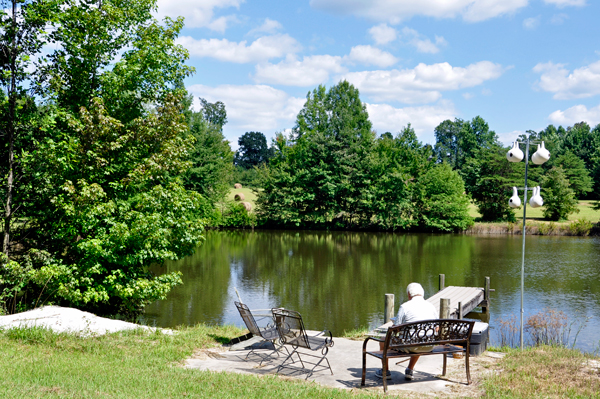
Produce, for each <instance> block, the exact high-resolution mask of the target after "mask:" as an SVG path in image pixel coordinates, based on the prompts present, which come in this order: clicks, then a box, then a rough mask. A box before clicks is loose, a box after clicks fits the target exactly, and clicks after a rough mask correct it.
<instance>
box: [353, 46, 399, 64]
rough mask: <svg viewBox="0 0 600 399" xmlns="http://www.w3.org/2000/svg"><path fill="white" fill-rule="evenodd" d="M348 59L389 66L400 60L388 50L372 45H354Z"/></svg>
mask: <svg viewBox="0 0 600 399" xmlns="http://www.w3.org/2000/svg"><path fill="white" fill-rule="evenodd" d="M347 59H348V60H349V61H351V62H358V63H361V64H364V65H375V66H378V67H382V68H387V67H390V66H392V65H394V64H395V63H396V62H398V59H397V58H396V57H394V56H393V55H392V54H390V53H388V52H387V51H382V50H380V49H378V48H376V47H372V46H364V45H361V46H354V47H352V49H351V50H350V54H349V55H348V56H347Z"/></svg>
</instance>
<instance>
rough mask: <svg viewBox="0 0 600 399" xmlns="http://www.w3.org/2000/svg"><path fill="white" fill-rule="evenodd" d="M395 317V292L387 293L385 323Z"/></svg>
mask: <svg viewBox="0 0 600 399" xmlns="http://www.w3.org/2000/svg"><path fill="white" fill-rule="evenodd" d="M392 317H394V294H385V313H384V317H383V321H384V323H388V322H389V321H391V320H392Z"/></svg>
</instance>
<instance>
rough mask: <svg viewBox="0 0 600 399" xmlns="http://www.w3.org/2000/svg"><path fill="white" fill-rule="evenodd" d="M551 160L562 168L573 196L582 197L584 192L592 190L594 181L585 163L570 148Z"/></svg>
mask: <svg viewBox="0 0 600 399" xmlns="http://www.w3.org/2000/svg"><path fill="white" fill-rule="evenodd" d="M552 161H553V162H552V165H555V166H559V167H560V168H561V169H562V170H563V172H564V174H565V177H566V178H567V180H569V184H570V187H571V189H573V191H574V192H575V198H580V197H583V196H585V194H586V193H588V192H590V191H592V189H593V183H594V182H593V180H592V178H591V177H590V173H589V171H588V170H587V169H586V167H585V163H584V162H583V160H582V159H581V158H579V157H578V156H577V155H575V154H574V153H573V152H572V151H571V150H569V149H567V150H566V151H565V152H564V153H563V154H562V155H560V156H559V157H557V158H556V159H555V160H552Z"/></svg>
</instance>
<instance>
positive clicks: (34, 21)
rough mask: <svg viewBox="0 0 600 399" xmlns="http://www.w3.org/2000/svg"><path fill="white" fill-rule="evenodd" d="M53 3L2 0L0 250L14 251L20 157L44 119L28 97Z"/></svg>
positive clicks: (0, 50)
mask: <svg viewBox="0 0 600 399" xmlns="http://www.w3.org/2000/svg"><path fill="white" fill-rule="evenodd" d="M59 4H60V3H59V2H57V1H45V0H37V1H23V0H9V1H2V2H0V66H1V67H2V73H0V85H2V87H3V88H4V90H3V91H2V92H1V93H0V137H2V141H1V144H0V157H1V159H0V175H1V176H2V177H3V184H2V187H3V188H4V189H3V190H2V191H1V192H0V198H1V199H2V203H3V205H4V213H3V215H2V216H3V223H2V225H3V245H2V252H3V253H4V254H5V255H6V257H7V259H8V257H9V256H10V251H11V248H12V241H13V240H12V235H11V232H12V228H13V219H14V218H15V216H16V215H17V212H18V210H19V208H20V207H21V206H20V200H21V198H20V197H21V196H22V195H23V193H21V192H20V189H21V182H22V181H23V174H22V170H21V160H20V157H21V154H23V153H27V152H28V151H31V150H32V148H33V147H32V138H33V137H35V136H36V135H39V134H40V133H42V132H43V127H42V125H43V123H44V121H43V120H42V117H41V116H40V114H39V111H38V107H37V104H36V103H35V99H34V97H32V95H31V87H30V84H31V80H32V78H33V77H32V74H31V69H32V68H33V62H32V59H33V58H35V57H36V56H38V55H39V54H40V52H41V49H42V46H43V45H44V43H45V42H46V40H47V35H46V26H47V25H48V23H49V22H50V21H51V20H52V19H53V17H54V15H55V14H56V12H57V10H58V7H59Z"/></svg>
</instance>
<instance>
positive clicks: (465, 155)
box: [435, 116, 498, 169]
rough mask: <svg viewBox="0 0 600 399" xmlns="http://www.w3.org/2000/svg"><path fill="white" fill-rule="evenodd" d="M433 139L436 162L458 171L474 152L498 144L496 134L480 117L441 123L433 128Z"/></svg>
mask: <svg viewBox="0 0 600 399" xmlns="http://www.w3.org/2000/svg"><path fill="white" fill-rule="evenodd" d="M435 139H436V145H435V152H436V155H437V158H438V162H444V161H445V162H448V163H449V164H450V166H452V167H453V168H454V169H460V168H461V167H462V165H463V164H464V163H465V162H466V160H468V159H469V158H471V157H472V156H473V154H474V152H475V151H476V150H478V149H481V148H490V147H491V146H493V145H495V144H497V143H498V137H497V136H496V133H495V132H494V131H493V130H489V126H488V124H487V122H486V121H485V120H483V118H481V117H480V116H476V117H475V118H473V119H472V120H471V121H470V122H469V121H463V120H462V119H458V118H457V119H455V120H454V122H452V121H450V120H445V121H443V122H442V123H440V124H439V125H438V126H437V127H436V128H435Z"/></svg>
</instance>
